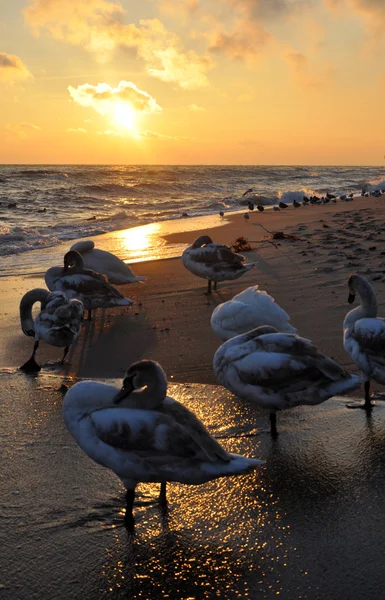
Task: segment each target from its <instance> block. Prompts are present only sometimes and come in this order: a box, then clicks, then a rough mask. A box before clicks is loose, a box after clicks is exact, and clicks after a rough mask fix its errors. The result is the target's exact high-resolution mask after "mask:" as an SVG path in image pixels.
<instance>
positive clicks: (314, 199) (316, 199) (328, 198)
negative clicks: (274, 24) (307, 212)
mask: <svg viewBox="0 0 385 600" xmlns="http://www.w3.org/2000/svg"><path fill="white" fill-rule="evenodd" d="M253 191H254V190H253V188H250V189H248V190H246V192H245V193H244V194H242V197H243V198H244V197H247V196H248V194H251V193H252V192H253ZM383 194H385V189H381V190H372V191H371V192H367V191H365V190H362V192H361V196H364V197H365V198H368V197H369V196H372V197H374V198H379V197H380V196H382V195H383ZM337 200H342V201H344V202H352V201H353V200H354V193H353V192H351V193H350V194H341V195H340V196H336V195H335V194H331V193H329V192H327V193H326V195H325V196H316V195H314V196H305V195H304V196H303V197H302V202H300V201H298V200H296V199H294V200H293V207H294V208H299V207H300V206H308V205H309V204H328V203H329V202H332V203H334V204H335V203H336V202H337ZM289 206H290V205H289V204H287V203H286V202H282V201H281V202H279V203H278V204H275V205H274V206H273V210H274V211H280V210H284V209H285V208H289ZM247 207H248V209H249V211H253V210H254V209H255V208H257V210H258V211H259V212H263V211H264V210H265V206H264V205H263V204H255V202H253V200H247ZM224 214H225V213H224V212H223V210H220V211H219V215H220V216H221V217H223V216H224ZM184 215H185V216H187V214H186V213H184ZM243 217H244V219H245V220H246V221H247V220H248V219H249V218H250V217H249V213H245V214H244V215H243Z"/></svg>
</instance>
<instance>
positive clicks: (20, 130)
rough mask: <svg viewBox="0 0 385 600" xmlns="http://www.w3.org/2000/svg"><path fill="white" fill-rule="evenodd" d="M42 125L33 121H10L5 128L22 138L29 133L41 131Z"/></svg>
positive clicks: (26, 136)
mask: <svg viewBox="0 0 385 600" xmlns="http://www.w3.org/2000/svg"><path fill="white" fill-rule="evenodd" d="M40 129H41V127H39V126H38V125H34V124H33V123H8V124H7V125H5V130H6V131H7V132H9V133H11V134H13V135H15V136H16V137H18V138H20V139H26V138H28V137H29V134H31V133H35V132H36V131H40Z"/></svg>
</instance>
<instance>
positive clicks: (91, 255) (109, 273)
mask: <svg viewBox="0 0 385 600" xmlns="http://www.w3.org/2000/svg"><path fill="white" fill-rule="evenodd" d="M70 250H75V251H76V252H79V254H81V255H82V257H83V261H84V266H85V268H86V269H92V270H93V271H96V272H97V273H102V275H105V276H106V277H107V279H108V281H109V282H110V283H113V284H115V285H124V284H125V283H136V282H138V281H139V282H142V281H144V280H145V279H147V278H146V277H141V276H138V275H135V274H134V273H133V272H132V270H131V269H130V267H129V266H128V265H127V264H126V263H125V262H123V261H122V260H121V259H120V258H118V257H117V256H115V254H111V252H106V251H105V250H99V248H95V243H94V242H93V241H92V240H86V241H84V242H77V243H76V244H73V246H71V248H70Z"/></svg>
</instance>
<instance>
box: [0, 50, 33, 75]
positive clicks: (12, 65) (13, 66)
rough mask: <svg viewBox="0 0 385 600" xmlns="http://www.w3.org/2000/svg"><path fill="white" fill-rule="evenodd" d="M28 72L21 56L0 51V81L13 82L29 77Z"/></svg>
mask: <svg viewBox="0 0 385 600" xmlns="http://www.w3.org/2000/svg"><path fill="white" fill-rule="evenodd" d="M31 77H32V74H31V73H30V72H29V70H28V69H27V67H26V66H25V64H24V63H23V61H22V60H21V58H19V57H18V56H16V55H15V54H6V52H0V83H4V82H5V83H13V82H14V81H16V80H23V79H29V78H31Z"/></svg>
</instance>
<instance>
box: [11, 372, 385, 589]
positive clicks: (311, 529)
mask: <svg viewBox="0 0 385 600" xmlns="http://www.w3.org/2000/svg"><path fill="white" fill-rule="evenodd" d="M0 381H1V392H0V398H1V403H0V418H1V422H2V428H1V433H0V448H1V456H2V468H1V500H0V555H1V560H0V564H1V568H0V597H1V599H2V600H27V599H28V600H31V599H39V600H41V599H43V598H47V599H48V598H49V599H50V600H51V599H55V600H56V599H57V600H68V599H69V598H71V599H72V598H75V599H77V598H79V599H83V600H95V599H96V598H107V597H108V598H113V599H115V598H116V599H121V598H129V599H130V600H131V599H136V598H145V599H150V598H151V599H156V598H167V597H169V598H178V599H179V598H186V599H187V598H197V599H200V598H226V599H227V598H229V599H233V598H234V599H235V598H252V599H256V598H258V599H259V598H266V599H269V600H270V599H272V598H277V597H279V598H284V599H287V600H289V599H290V600H291V599H294V598H298V599H309V600H316V599H320V600H321V599H325V598H328V600H329V599H330V600H334V599H336V600H337V599H340V598H349V600H352V599H357V600H358V599H362V598H365V599H367V600H378V598H380V597H382V594H383V589H384V585H385V573H384V570H383V564H382V558H381V557H382V551H383V547H384V542H385V526H384V519H383V506H384V500H383V499H384V496H385V469H384V466H385V406H384V405H383V404H381V403H380V405H379V406H378V407H377V408H376V409H375V410H374V411H373V415H372V416H371V417H370V418H369V419H368V418H367V417H366V415H365V414H364V412H363V411H360V410H356V411H349V410H347V409H346V408H345V404H346V399H343V398H335V399H333V400H330V401H328V402H326V403H324V404H323V405H321V406H318V407H312V408H308V407H305V408H298V409H294V410H292V411H288V412H286V413H283V414H281V415H279V418H278V427H279V430H280V435H279V437H278V439H277V440H276V441H274V440H272V439H271V437H270V435H269V434H268V433H266V432H265V428H266V427H267V419H266V415H265V414H264V413H263V412H262V411H260V410H259V409H257V408H256V407H254V406H250V405H247V404H245V403H243V402H241V401H240V400H237V399H236V398H234V397H233V396H232V395H231V394H229V393H228V392H227V391H226V390H224V389H223V388H219V387H214V386H201V385H175V384H174V385H170V390H169V391H170V395H173V396H174V397H175V398H177V399H179V400H181V401H182V402H184V403H185V404H186V405H187V406H188V407H190V408H193V410H195V412H196V413H197V414H198V416H199V417H200V418H201V419H203V421H204V422H205V423H206V424H207V425H208V426H209V427H210V429H211V431H212V433H213V434H214V435H216V436H220V437H221V442H222V443H223V445H225V446H226V448H227V449H229V450H232V451H236V452H240V453H244V454H246V455H249V456H256V457H258V458H264V459H266V466H264V467H262V468H261V469H260V470H259V471H258V472H255V473H253V474H250V475H245V476H241V477H233V478H228V479H219V480H217V481H214V482H210V483H207V484H204V485H201V486H184V485H181V484H169V486H168V488H169V489H168V499H169V510H168V514H162V513H161V511H160V509H159V507H158V505H157V503H156V502H155V500H156V497H157V494H158V492H159V485H155V484H147V485H146V484H143V485H141V486H140V487H139V488H138V494H137V498H136V504H135V509H134V514H135V520H136V533H135V535H130V534H128V533H127V531H126V530H125V528H124V527H123V523H122V515H123V508H124V490H123V488H122V486H121V483H120V482H119V480H118V479H117V478H116V477H115V476H114V475H113V474H112V473H111V472H109V471H107V470H106V469H103V468H102V467H100V466H98V465H96V464H95V463H93V462H92V461H91V460H90V459H89V458H88V457H87V456H86V455H85V454H84V453H83V452H82V451H81V450H80V449H79V448H78V447H77V445H76V444H75V442H74V441H73V439H72V438H71V436H70V434H69V433H68V432H67V430H66V428H65V426H64V423H63V420H62V417H61V405H62V393H61V392H59V391H57V389H58V388H59V386H60V384H61V381H62V380H61V379H60V378H59V377H56V376H49V375H44V374H41V375H39V376H38V377H37V378H30V377H27V376H25V375H23V374H21V373H19V372H15V371H11V370H9V371H7V370H3V371H2V373H1V375H0ZM253 434H256V435H253ZM242 436H243V437H242Z"/></svg>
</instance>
